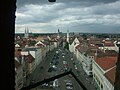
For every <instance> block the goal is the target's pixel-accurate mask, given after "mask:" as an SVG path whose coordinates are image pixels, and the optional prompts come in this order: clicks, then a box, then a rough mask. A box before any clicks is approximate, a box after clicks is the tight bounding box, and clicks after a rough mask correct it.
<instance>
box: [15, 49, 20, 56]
mask: <svg viewBox="0 0 120 90" xmlns="http://www.w3.org/2000/svg"><path fill="white" fill-rule="evenodd" d="M19 56H21V51H19V50H18V49H17V50H15V57H19Z"/></svg>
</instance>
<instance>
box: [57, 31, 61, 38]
mask: <svg viewBox="0 0 120 90" xmlns="http://www.w3.org/2000/svg"><path fill="white" fill-rule="evenodd" d="M59 38H60V30H59V29H58V35H57V39H59Z"/></svg>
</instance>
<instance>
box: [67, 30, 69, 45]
mask: <svg viewBox="0 0 120 90" xmlns="http://www.w3.org/2000/svg"><path fill="white" fill-rule="evenodd" d="M67 42H68V43H69V30H67Z"/></svg>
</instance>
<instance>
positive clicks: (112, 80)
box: [105, 67, 116, 85]
mask: <svg viewBox="0 0 120 90" xmlns="http://www.w3.org/2000/svg"><path fill="white" fill-rule="evenodd" d="M115 75H116V67H114V68H112V69H111V70H110V71H108V72H107V73H105V77H106V78H107V79H108V80H109V81H110V83H111V84H112V85H114V83H115Z"/></svg>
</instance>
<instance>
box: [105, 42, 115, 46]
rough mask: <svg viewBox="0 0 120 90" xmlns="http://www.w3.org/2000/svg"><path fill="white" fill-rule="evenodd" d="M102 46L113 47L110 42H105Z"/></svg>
mask: <svg viewBox="0 0 120 90" xmlns="http://www.w3.org/2000/svg"><path fill="white" fill-rule="evenodd" d="M104 46H114V44H113V43H112V42H105V43H104Z"/></svg>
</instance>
